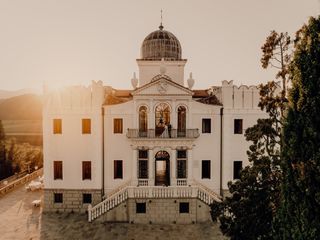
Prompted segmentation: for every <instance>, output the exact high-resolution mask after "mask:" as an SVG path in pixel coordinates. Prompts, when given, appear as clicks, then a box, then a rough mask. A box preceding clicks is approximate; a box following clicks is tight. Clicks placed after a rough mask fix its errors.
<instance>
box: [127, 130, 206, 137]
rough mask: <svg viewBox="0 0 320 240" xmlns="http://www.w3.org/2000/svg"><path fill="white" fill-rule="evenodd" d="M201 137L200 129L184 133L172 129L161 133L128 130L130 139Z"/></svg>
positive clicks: (156, 131)
mask: <svg viewBox="0 0 320 240" xmlns="http://www.w3.org/2000/svg"><path fill="white" fill-rule="evenodd" d="M199 136H200V134H199V129H186V130H184V131H178V129H171V131H168V130H166V131H162V132H159V131H158V130H157V129H148V130H147V131H140V130H139V129H132V128H128V131H127V137H128V138H198V137H199Z"/></svg>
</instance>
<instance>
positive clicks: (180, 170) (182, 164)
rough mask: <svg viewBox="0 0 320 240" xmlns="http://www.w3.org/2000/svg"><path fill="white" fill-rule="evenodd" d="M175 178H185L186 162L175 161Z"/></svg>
mask: <svg viewBox="0 0 320 240" xmlns="http://www.w3.org/2000/svg"><path fill="white" fill-rule="evenodd" d="M177 170H178V173H177V178H187V161H186V160H177Z"/></svg>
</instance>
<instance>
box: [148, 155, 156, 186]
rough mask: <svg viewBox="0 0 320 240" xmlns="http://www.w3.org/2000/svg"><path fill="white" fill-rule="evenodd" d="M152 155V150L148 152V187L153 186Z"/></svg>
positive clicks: (153, 163)
mask: <svg viewBox="0 0 320 240" xmlns="http://www.w3.org/2000/svg"><path fill="white" fill-rule="evenodd" d="M154 165H155V162H154V153H153V149H149V150H148V168H149V182H148V185H149V186H154V171H155V170H154Z"/></svg>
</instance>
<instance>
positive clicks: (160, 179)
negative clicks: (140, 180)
mask: <svg viewBox="0 0 320 240" xmlns="http://www.w3.org/2000/svg"><path fill="white" fill-rule="evenodd" d="M155 185H156V186H169V185H170V155H169V153H168V152H167V151H159V152H157V153H156V155H155Z"/></svg>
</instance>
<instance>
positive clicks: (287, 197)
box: [274, 17, 320, 239]
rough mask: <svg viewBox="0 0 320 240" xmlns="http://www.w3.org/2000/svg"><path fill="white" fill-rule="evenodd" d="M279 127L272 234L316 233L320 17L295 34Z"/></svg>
mask: <svg viewBox="0 0 320 240" xmlns="http://www.w3.org/2000/svg"><path fill="white" fill-rule="evenodd" d="M289 72H290V79H291V80H292V89H291V91H290V93H289V107H288V114H287V119H286V122H285V126H284V142H283V143H284V145H283V151H282V161H281V167H282V170H283V186H282V202H281V203H282V204H281V208H280V210H279V214H278V217H277V219H276V220H277V221H276V223H277V228H276V231H275V234H274V235H275V237H276V238H277V239H319V236H320V17H318V18H317V19H316V18H313V17H312V18H310V20H309V22H308V24H307V25H304V26H303V27H302V28H301V29H300V30H299V31H298V32H297V34H296V40H295V51H294V55H293V60H292V63H291V64H290V68H289Z"/></svg>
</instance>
